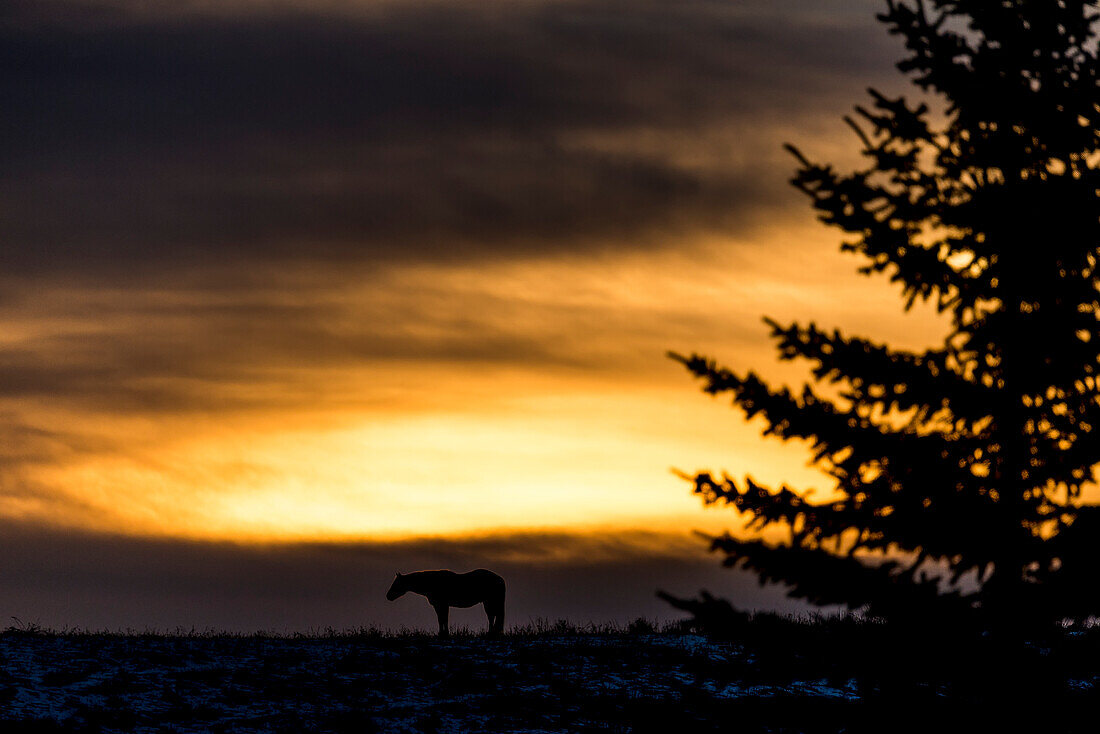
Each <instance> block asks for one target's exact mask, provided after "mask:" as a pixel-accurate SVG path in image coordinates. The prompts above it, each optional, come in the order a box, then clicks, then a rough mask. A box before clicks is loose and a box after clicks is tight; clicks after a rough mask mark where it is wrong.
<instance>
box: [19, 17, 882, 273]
mask: <svg viewBox="0 0 1100 734" xmlns="http://www.w3.org/2000/svg"><path fill="white" fill-rule="evenodd" d="M126 7H127V6H126V5H125V4H113V5H112V4H109V3H99V4H96V3H87V2H84V3H57V2H47V3H33V4H27V3H17V4H15V5H13V6H12V9H9V14H8V16H7V18H6V20H5V21H4V22H3V24H2V25H0V106H2V107H3V108H4V110H5V114H4V115H3V117H2V118H0V162H2V165H0V171H3V173H2V174H0V214H2V216H0V222H2V224H0V239H2V241H3V242H5V247H4V248H3V250H2V252H0V269H2V270H3V272H4V273H6V274H8V275H9V276H10V275H11V274H18V273H40V274H41V273H46V274H48V273H56V272H58V271H66V272H68V273H70V274H79V275H82V276H89V275H94V274H96V273H102V274H104V275H107V276H108V277H112V276H111V275H110V274H112V273H113V274H115V275H114V276H113V277H115V278H116V282H118V281H117V278H118V274H119V273H129V274H133V273H140V274H142V275H143V276H144V277H146V278H148V277H151V274H160V275H164V274H165V273H166V272H167V273H175V272H178V271H179V270H180V269H181V268H188V269H195V268H198V269H202V270H210V269H217V268H219V267H228V268H232V269H234V270H239V269H243V268H247V267H249V266H254V267H256V266H259V265H260V264H262V263H270V262H276V263H277V262H284V261H285V260H287V259H309V260H312V261H319V260H335V261H349V260H350V261H354V260H360V261H363V260H366V261H378V262H387V261H393V260H398V261H407V260H410V259H412V260H419V259H431V260H439V259H442V260H454V259H470V258H481V257H499V256H508V255H512V254H521V255H522V254H530V253H531V252H545V251H558V250H563V251H568V250H575V249H578V248H593V247H606V246H618V247H643V246H652V245H654V244H655V243H657V242H667V237H668V236H669V235H684V234H687V233H691V232H699V231H708V230H713V231H725V232H729V231H734V230H738V229H743V228H745V227H747V226H751V225H752V224H754V223H757V222H758V220H759V219H760V218H761V217H765V218H766V217H770V216H775V215H776V212H777V211H778V209H779V208H780V205H781V204H783V202H785V201H786V200H787V198H786V197H787V192H786V186H785V183H784V181H785V179H786V177H787V169H788V168H789V166H788V165H787V162H786V161H783V159H782V158H781V157H780V153H779V150H778V143H779V141H778V140H776V139H775V133H773V132H772V131H771V129H772V128H774V127H775V126H789V125H794V124H797V121H798V120H802V119H810V118H812V115H813V110H814V108H815V106H817V105H819V104H821V103H822V102H823V101H824V100H827V99H829V98H830V95H834V94H835V93H836V92H837V90H838V88H846V87H845V85H847V84H850V82H851V77H852V76H853V74H854V73H855V72H859V74H860V75H861V76H863V77H864V79H861V80H860V83H863V82H864V81H866V79H865V77H866V72H867V69H872V70H881V69H885V68H888V66H889V64H888V62H887V61H886V60H887V59H888V58H889V57H890V56H891V55H893V54H892V49H891V51H887V50H886V49H888V48H890V46H889V45H888V44H887V43H886V41H885V39H884V38H883V37H882V36H883V34H881V32H875V31H873V30H871V29H870V28H869V26H870V25H872V24H873V21H872V19H871V17H870V12H867V13H865V14H864V13H861V14H859V15H858V16H857V15H855V14H849V13H841V14H837V15H832V16H830V15H827V14H822V13H814V12H811V11H809V10H807V9H806V8H805V7H797V8H794V9H790V8H785V9H783V10H780V9H774V8H773V9H769V5H768V4H764V3H744V2H718V1H717V0H696V1H692V2H685V3H666V2H656V1H655V0H654V1H652V2H637V3H633V2H632V3H622V2H618V1H616V0H583V1H581V2H568V3H543V2H526V3H514V4H495V3H494V4H488V5H484V6H481V5H478V4H471V5H459V4H447V5H443V4H437V3H397V4H394V5H392V6H389V7H387V9H386V11H385V12H378V13H366V14H354V13H344V14H342V15H333V14H331V13H330V14H328V15H326V14H323V13H321V12H313V13H309V12H306V11H304V10H300V11H290V10H283V11H280V12H268V13H261V12H249V13H242V14H240V15H237V16H233V15H229V16H226V15H221V16H216V17H215V16H212V15H210V14H203V13H183V14H180V15H177V16H172V15H167V16H165V15H159V16H158V15H150V14H148V13H145V14H133V13H127V12H125V8H126ZM31 8H34V9H33V10H32V9H31ZM97 13H98V15H96V14H97ZM93 15H95V17H96V18H98V19H99V20H98V21H94V22H93V21H92V20H90V18H92V16H93ZM707 140H711V141H712V143H713V150H709V151H708V149H707V146H706V145H705V144H704V142H703V141H707ZM624 141H625V142H624ZM692 146H695V148H694V149H693V150H688V149H687V148H691V147H692ZM730 146H733V147H737V148H739V149H747V148H754V149H755V150H754V156H752V157H745V156H743V155H742V156H740V157H739V160H738V161H729V160H724V159H723V156H722V155H721V151H722V150H725V149H729V147H730ZM708 152H709V153H710V154H711V155H709V156H708V155H707V153H708ZM777 161H781V162H782V163H781V165H779V166H776V163H777Z"/></svg>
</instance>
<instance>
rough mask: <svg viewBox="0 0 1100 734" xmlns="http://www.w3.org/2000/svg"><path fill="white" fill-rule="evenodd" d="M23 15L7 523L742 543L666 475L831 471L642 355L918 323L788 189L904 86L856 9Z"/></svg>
mask: <svg viewBox="0 0 1100 734" xmlns="http://www.w3.org/2000/svg"><path fill="white" fill-rule="evenodd" d="M48 6H49V7H48V8H47V9H46V10H41V9H37V6H35V5H34V4H33V3H32V4H26V3H24V4H20V8H21V10H19V11H18V13H16V14H15V15H14V16H13V19H12V20H11V21H10V23H8V25H0V33H4V34H15V35H16V37H18V39H19V44H20V45H19V48H20V49H21V51H20V54H22V56H21V58H22V61H21V62H20V69H21V71H20V74H21V75H22V76H19V78H18V79H16V80H14V81H11V80H9V81H3V82H0V85H3V84H8V85H9V86H4V87H3V88H2V89H0V96H2V97H3V98H4V99H6V100H11V102H12V104H11V107H10V109H11V110H13V112H11V114H12V115H14V116H15V117H13V119H12V121H11V123H10V130H17V131H34V132H33V135H25V136H22V137H12V139H11V141H10V142H9V144H8V145H7V147H5V149H4V155H5V156H6V160H5V165H4V166H0V171H2V173H0V195H2V196H3V197H5V198H3V199H0V207H2V209H0V212H2V214H3V216H0V241H2V242H3V243H4V245H3V248H4V251H3V253H2V255H0V265H2V267H0V292H2V293H3V294H4V296H3V298H2V299H0V520H5V521H15V522H20V523H26V524H27V525H36V524H37V525H48V526H52V527H55V528H66V529H80V530H91V531H104V532H110V533H124V534H130V535H147V536H162V537H174V538H202V539H216V540H229V541H241V542H244V541H264V542H267V541H283V540H324V539H370V540H378V539H398V538H408V537H419V536H431V535H451V536H455V535H469V534H484V533H493V532H498V531H499V532H508V531H516V530H529V529H539V530H547V529H549V530H568V531H578V532H605V531H608V530H630V529H635V530H636V529H642V530H650V531H661V532H664V531H668V532H682V531H688V530H691V529H702V530H707V531H720V530H723V529H726V528H733V529H736V528H737V521H736V518H734V517H733V516H732V515H731V514H730V513H729V512H722V511H717V510H708V511H704V510H703V508H702V507H701V505H700V503H699V501H698V499H697V498H695V497H693V496H692V495H691V493H690V487H689V485H688V484H687V483H685V482H684V481H683V480H681V479H678V478H677V477H676V476H674V474H673V473H672V470H674V469H679V470H683V471H687V472H694V471H696V470H701V469H709V470H713V471H716V472H720V471H722V470H728V471H729V472H730V473H731V474H732V475H734V476H744V475H745V474H751V475H752V476H753V477H754V478H756V479H757V480H759V481H762V482H768V483H779V482H789V483H791V484H792V485H793V486H795V487H797V488H808V487H816V488H817V489H818V490H819V491H821V492H826V491H827V490H828V489H829V486H828V481H827V478H826V477H824V476H822V475H820V474H818V473H817V472H816V471H814V470H812V469H810V468H809V467H808V466H807V464H806V462H807V457H808V455H807V452H806V450H805V448H804V447H801V446H798V445H794V444H791V445H783V444H778V443H776V442H774V441H766V440H763V439H761V438H760V435H759V434H760V426H759V425H755V424H746V423H745V422H744V420H743V418H742V416H741V415H740V414H738V413H736V412H734V411H732V410H730V409H729V408H728V406H727V405H726V404H725V403H724V402H723V401H717V400H713V399H710V398H708V397H706V396H704V395H702V394H701V393H700V392H699V390H698V387H697V385H695V384H694V383H693V382H692V381H691V380H690V379H689V377H688V375H687V373H686V372H685V371H684V370H683V369H682V368H681V367H680V366H679V365H677V364H676V363H674V362H673V361H671V360H669V359H668V358H667V357H666V356H665V355H666V352H667V351H668V350H674V351H677V352H681V353H689V352H692V351H698V352H702V353H704V354H708V355H710V356H713V357H715V358H717V359H719V360H720V361H722V362H724V363H726V364H728V365H729V366H730V367H734V368H737V369H750V368H751V369H756V370H758V371H759V372H761V373H762V374H764V375H765V376H767V377H769V378H772V379H776V380H780V381H787V382H789V383H800V382H801V381H803V380H804V379H805V377H806V375H805V373H804V372H802V371H801V368H800V367H798V366H792V365H789V364H780V363H778V362H777V360H776V358H775V354H774V350H773V347H772V345H771V344H770V343H769V341H768V338H767V329H766V327H765V326H764V325H763V324H762V323H761V317H762V316H764V315H768V316H771V317H774V318H776V319H778V320H779V321H781V322H789V321H791V320H796V319H797V320H801V321H804V322H808V321H811V320H812V321H815V322H817V323H818V324H820V325H822V326H827V327H830V328H831V327H832V326H839V327H841V328H844V329H846V330H848V331H850V332H851V333H856V334H861V335H865V336H869V337H871V338H874V339H877V340H883V341H890V342H891V343H893V344H895V345H898V346H912V347H921V346H924V345H927V344H931V343H934V342H935V341H936V340H937V339H938V338H940V336H941V335H942V331H943V328H944V326H943V324H942V323H941V322H940V321H938V320H937V319H936V317H935V316H934V314H932V313H931V312H930V311H929V310H928V309H925V308H922V307H920V306H918V307H917V308H916V309H914V310H913V311H912V312H911V313H908V314H906V313H903V312H902V310H901V302H900V299H899V298H898V294H897V292H896V289H894V288H892V287H891V286H890V285H889V284H888V283H886V282H884V281H882V280H881V279H880V280H872V279H866V278H863V277H860V276H858V275H856V274H855V273H854V268H855V267H856V265H857V263H856V262H855V261H854V260H852V259H850V258H848V257H846V256H843V255H841V254H839V253H838V251H837V246H838V242H837V241H836V238H835V236H834V235H833V234H832V233H830V232H829V231H827V230H825V229H824V228H823V227H821V226H820V225H818V224H817V223H815V222H814V220H813V216H812V212H811V211H810V209H809V207H808V206H807V203H806V202H805V201H803V200H802V199H801V198H800V197H799V196H798V195H797V194H796V193H795V192H794V191H793V190H792V189H791V187H790V186H789V185H788V182H787V179H788V178H789V176H790V174H791V172H792V170H793V168H794V165H795V164H794V161H793V159H791V158H790V157H789V156H788V155H787V154H786V153H785V152H784V151H783V149H782V144H783V143H784V142H787V141H793V142H797V143H799V144H800V145H801V146H802V147H803V149H804V150H805V151H806V152H807V154H809V155H811V156H813V157H819V158H821V159H824V160H829V161H832V162H835V163H837V164H838V165H841V166H843V165H846V164H847V163H850V162H852V161H853V157H854V155H855V150H856V146H855V143H854V141H853V140H852V136H851V132H850V131H849V130H848V129H847V128H846V127H845V126H844V124H843V123H842V122H841V115H843V114H844V113H845V112H847V111H848V110H849V108H850V106H851V105H852V104H853V103H857V102H860V101H861V100H862V99H863V94H864V93H863V91H862V90H863V89H864V88H865V87H866V86H867V85H868V84H869V83H876V84H878V83H879V82H882V84H880V86H883V87H884V88H885V89H886V90H887V91H889V89H890V86H891V85H896V84H897V83H898V80H897V79H896V74H895V72H894V70H893V69H892V68H891V63H892V61H893V59H894V58H895V57H896V56H897V52H898V51H899V49H898V48H897V47H896V44H895V41H896V39H890V38H888V37H886V36H885V34H883V33H882V32H881V29H879V28H877V27H876V25H875V21H874V11H875V10H876V9H877V3H876V2H872V1H871V0H866V1H864V0H860V1H859V2H855V3H852V2H845V3H841V2H839V1H838V2H826V3H821V2H813V3H803V2H798V3H792V4H789V7H788V4H784V5H783V8H781V9H777V6H776V5H775V4H773V3H770V2H764V1H763V0H746V1H745V2H731V3H690V2H689V3H665V2H639V3H634V4H631V6H630V8H629V10H626V9H624V6H623V5H622V4H621V3H615V2H605V1H604V0H576V2H568V3H553V2H543V1H542V0H523V1H522V2H499V3H496V2H494V3H489V4H486V3H472V2H471V3H466V2H456V3H448V4H447V7H446V9H443V8H441V7H440V6H439V4H437V3H434V2H430V1H428V0H424V1H423V2H421V1H420V0H399V1H395V2H385V3H374V2H354V1H352V0H347V1H346V2H345V1H344V0H339V1H334V2H330V3H304V2H298V1H297V0H286V2H279V3H267V2H263V3H260V2H240V3H205V2H197V3H186V4H178V3H167V2H166V3H155V2H153V3H147V2H142V3H137V2H130V1H129V0H101V1H93V2H79V3H78V2H75V0H74V1H73V2H68V0H59V2H58V3H50V4H48ZM89 8H91V10H90V9H89ZM93 10H94V11H95V12H93ZM4 37H5V38H6V37H7V36H4ZM59 48H65V49H70V48H71V49H73V50H72V53H71V54H70V53H68V52H66V53H65V54H59V53H58V49H59ZM195 49H201V53H200V52H196V50H195ZM103 99H109V100H110V104H104V103H102V102H100V101H98V100H103ZM12 135H13V136H15V133H12ZM20 135H22V133H20Z"/></svg>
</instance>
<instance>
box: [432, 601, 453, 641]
mask: <svg viewBox="0 0 1100 734" xmlns="http://www.w3.org/2000/svg"><path fill="white" fill-rule="evenodd" d="M448 611H450V607H448V606H447V605H446V604H440V605H438V606H436V608H435V616H436V617H438V618H439V636H440V637H447V636H449V634H450V633H449V632H448V631H447V612H448Z"/></svg>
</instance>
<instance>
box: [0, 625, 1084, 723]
mask: <svg viewBox="0 0 1100 734" xmlns="http://www.w3.org/2000/svg"><path fill="white" fill-rule="evenodd" d="M791 629H796V628H793V627H792V628H791ZM783 639H787V638H786V637H783ZM1067 639H1069V638H1067ZM754 644H755V645H756V646H755V647H754V649H753V651H752V652H751V653H750V652H748V651H746V650H744V649H743V648H742V647H741V645H739V644H736V643H730V642H721V641H716V640H712V639H709V638H706V637H703V636H699V635H692V634H679V633H668V632H665V633H659V634H648V633H644V632H639V633H608V634H602V633H601V634H588V633H581V634H577V633H570V634H555V633H553V632H545V631H543V632H539V633H533V634H513V635H508V636H505V637H503V638H497V639H488V638H482V637H476V636H469V635H459V636H456V637H455V638H453V639H451V640H437V639H435V638H433V637H430V636H427V635H422V634H397V635H392V634H381V633H372V632H364V633H362V634H331V635H319V636H302V637H286V636H283V637H279V636H263V635H256V636H227V635H203V634H198V635H174V636H172V635H152V634H149V635H122V634H42V633H39V632H37V631H36V630H31V631H19V630H9V631H7V632H4V633H0V732H9V731H16V732H43V733H45V732H123V731H125V732H129V731H140V732H177V733H178V732H226V733H229V732H253V731H262V732H327V731H340V732H344V731H347V732H453V733H454V734H465V733H470V734H474V733H477V732H574V731H576V732H588V731H612V732H649V731H661V732H665V731H669V732H680V731H683V732H698V731H734V730H736V731H742V732H757V731H768V732H771V731H784V732H814V733H816V732H840V731H887V730H894V729H876V728H875V726H878V725H880V724H882V723H883V719H882V717H884V716H885V717H886V718H887V720H892V723H898V722H897V721H893V720H894V719H895V717H896V715H897V714H896V712H897V711H909V712H910V714H911V713H912V711H918V710H919V711H924V712H926V715H927V717H928V718H929V720H937V719H938V718H942V716H944V715H956V714H958V713H959V712H960V711H961V712H966V711H977V710H978V709H976V708H975V707H974V700H975V699H974V698H973V695H974V694H973V691H970V689H968V691H970V692H967V693H965V694H964V695H963V696H961V697H959V696H954V695H949V688H945V687H944V684H943V683H942V682H941V683H933V682H931V681H930V680H929V679H918V680H916V683H915V684H914V686H915V687H912V688H911V689H909V690H910V693H907V694H906V695H911V694H912V695H916V696H917V699H919V702H920V703H919V706H920V708H919V709H912V708H911V707H909V706H908V705H902V706H899V705H898V700H899V699H897V698H896V697H895V698H890V696H889V695H884V693H883V691H884V689H883V688H881V687H880V686H878V685H877V684H872V683H868V682H867V681H868V680H869V679H874V678H875V676H876V675H879V680H880V682H881V681H882V680H889V676H887V678H883V677H882V676H881V675H880V673H881V672H882V671H881V670H879V669H878V665H877V664H872V665H869V664H868V663H867V662H866V660H868V659H873V658H866V657H865V658H863V661H864V662H858V661H857V659H856V658H852V657H850V656H848V655H830V656H829V657H828V659H827V660H826V664H820V663H818V662H813V660H810V658H812V657H813V656H812V655H809V656H805V655H802V651H803V648H802V646H801V645H798V646H797V647H798V650H799V651H798V652H796V653H795V655H794V657H791V656H790V654H788V653H784V654H783V655H786V662H784V663H782V664H777V659H778V658H780V657H782V655H780V654H779V652H778V650H779V648H776V647H774V646H773V647H772V648H771V650H772V651H773V652H774V653H775V654H772V653H771V652H768V651H767V648H761V647H760V645H759V644H756V643H754ZM762 649H763V650H765V651H764V652H761V650H762ZM848 649H849V650H851V648H848ZM853 652H854V650H853ZM864 653H865V654H866V651H864ZM1040 653H1041V654H1039V655H1038V657H1035V661H1039V662H1041V661H1042V660H1044V659H1051V658H1050V655H1049V654H1047V653H1046V651H1045V650H1044V651H1040ZM799 658H801V659H803V662H801V663H797V660H796V659H799ZM1075 659H1076V660H1077V662H1074V660H1075ZM806 660H809V662H806ZM837 660H840V661H841V662H840V664H834V663H835V661H837ZM844 660H848V661H849V662H848V663H844V662H843V661H844ZM1065 660H1066V661H1067V662H1066V663H1065V665H1066V666H1067V668H1066V670H1065V672H1066V673H1067V679H1066V684H1065V685H1064V686H1063V687H1062V688H1061V690H1063V691H1065V697H1063V698H1060V699H1059V700H1060V701H1062V705H1064V706H1071V707H1073V708H1075V709H1079V710H1081V711H1093V710H1094V707H1095V706H1096V705H1097V704H1098V703H1100V696H1098V693H1097V692H1098V691H1100V688H1098V687H1097V685H1096V684H1097V681H1098V680H1100V676H1097V675H1095V670H1096V665H1095V659H1094V657H1093V656H1092V655H1091V653H1088V651H1087V650H1085V649H1082V651H1081V654H1077V658H1072V657H1065ZM792 661H795V662H792ZM1036 664H1037V663H1036ZM853 665H854V667H853ZM1059 665H1062V663H1059ZM900 669H902V668H899V670H900ZM1024 670H1026V671H1031V674H1033V675H1038V676H1039V677H1040V678H1050V673H1051V670H1046V671H1045V672H1044V671H1040V670H1037V669H1035V668H1034V667H1033V664H1032V663H1029V667H1027V668H1025V669H1024ZM820 675H825V676H827V677H824V678H821V677H816V676H820ZM852 675H855V676H857V677H858V678H859V679H861V680H862V682H860V680H857V677H850V676H852ZM938 675H939V674H938V672H937V673H936V676H935V677H938ZM970 678H972V676H971V675H970V674H969V673H965V672H964V673H963V674H962V675H961V678H960V680H962V681H963V682H964V683H965V682H966V681H967V680H969V679H970ZM1046 690H1047V692H1048V693H1049V692H1050V691H1053V690H1055V688H1054V687H1051V686H1048V687H1047V689H1046ZM895 693H896V691H895ZM982 695H984V694H982ZM1044 695H1046V694H1044ZM1058 695H1059V696H1061V694H1058ZM917 699H914V700H917ZM929 706H932V707H933V708H929ZM937 706H939V707H940V708H935V707H937ZM980 708H981V709H982V710H987V709H989V707H986V706H983V707H980ZM1006 711H1007V709H1006ZM910 714H907V716H908V715H910ZM1015 715H1016V714H1013V716H1015ZM856 716H858V717H863V718H864V719H866V720H868V721H870V722H871V728H867V727H864V728H858V727H855V728H853V727H851V726H850V724H851V719H852V718H853V717H856ZM1080 718H1081V717H1079V716H1078V717H1067V718H1066V720H1067V721H1072V720H1078V719H1080ZM733 724H736V726H733V728H731V725H733ZM922 730H923V729H922ZM1045 730H1047V731H1075V732H1076V731H1095V729H1074V728H1069V729H1049V728H1047V729H1045Z"/></svg>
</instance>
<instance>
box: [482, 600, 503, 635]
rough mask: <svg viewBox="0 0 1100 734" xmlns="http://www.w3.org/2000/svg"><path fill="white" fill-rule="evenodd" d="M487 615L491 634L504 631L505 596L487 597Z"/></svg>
mask: <svg viewBox="0 0 1100 734" xmlns="http://www.w3.org/2000/svg"><path fill="white" fill-rule="evenodd" d="M485 615H486V616H487V617H488V618H489V634H500V633H501V632H504V598H503V597H501V598H500V599H486V600H485Z"/></svg>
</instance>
